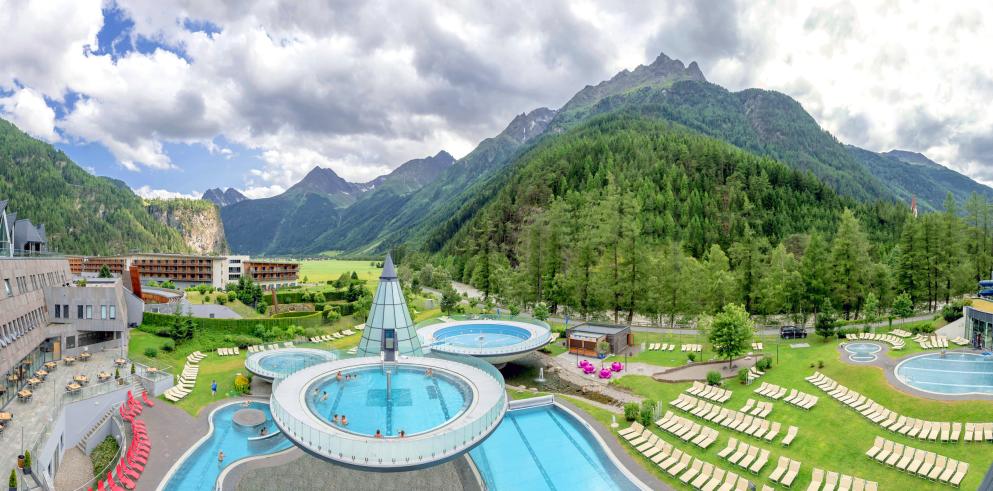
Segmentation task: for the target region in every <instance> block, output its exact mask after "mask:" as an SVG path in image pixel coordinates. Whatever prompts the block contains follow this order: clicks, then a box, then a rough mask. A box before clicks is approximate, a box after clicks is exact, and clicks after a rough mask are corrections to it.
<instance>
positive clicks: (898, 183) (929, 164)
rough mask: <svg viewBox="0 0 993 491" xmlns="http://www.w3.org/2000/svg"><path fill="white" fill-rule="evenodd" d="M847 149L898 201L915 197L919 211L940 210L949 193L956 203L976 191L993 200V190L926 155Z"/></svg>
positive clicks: (903, 151) (962, 201)
mask: <svg viewBox="0 0 993 491" xmlns="http://www.w3.org/2000/svg"><path fill="white" fill-rule="evenodd" d="M848 150H849V152H851V153H852V155H853V156H855V158H856V159H858V160H860V161H861V162H863V164H865V166H866V168H867V169H869V172H871V173H872V174H873V175H874V176H876V177H877V178H878V179H879V180H880V181H883V182H885V183H887V186H888V187H889V188H890V189H891V190H893V191H894V192H895V193H896V194H897V196H898V197H899V198H900V200H901V201H903V202H905V203H909V202H910V200H911V198H912V197H914V196H916V197H917V206H918V209H920V210H921V211H941V210H943V209H944V208H943V206H944V201H945V196H947V195H948V193H951V194H952V196H954V197H955V201H957V202H958V203H959V204H960V205H961V204H962V203H965V201H966V199H968V198H969V195H970V194H972V193H976V194H978V195H979V196H981V197H983V198H985V199H986V200H990V199H993V189H990V188H989V187H988V186H985V185H983V184H980V183H978V182H976V181H974V180H972V179H970V178H969V177H967V176H964V175H962V174H959V173H958V172H955V171H953V170H952V169H949V168H948V167H945V166H943V165H941V164H938V163H937V162H934V161H932V160H931V159H929V158H927V157H926V156H924V155H922V154H920V153H915V152H908V151H905V150H891V151H889V152H884V153H875V152H870V151H869V150H863V149H861V148H858V147H853V146H849V147H848Z"/></svg>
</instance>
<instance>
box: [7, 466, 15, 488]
mask: <svg viewBox="0 0 993 491" xmlns="http://www.w3.org/2000/svg"><path fill="white" fill-rule="evenodd" d="M7 489H9V490H10V491H17V471H16V470H14V469H11V470H10V480H9V481H7Z"/></svg>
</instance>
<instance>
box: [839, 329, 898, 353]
mask: <svg viewBox="0 0 993 491" xmlns="http://www.w3.org/2000/svg"><path fill="white" fill-rule="evenodd" d="M845 337H846V338H847V339H860V340H865V341H881V342H884V343H889V345H890V346H892V347H893V349H896V350H901V349H903V348H905V347H906V343H905V342H904V341H903V339H901V338H900V337H898V336H894V335H892V334H873V333H869V332H859V333H855V334H848V335H846V336H845Z"/></svg>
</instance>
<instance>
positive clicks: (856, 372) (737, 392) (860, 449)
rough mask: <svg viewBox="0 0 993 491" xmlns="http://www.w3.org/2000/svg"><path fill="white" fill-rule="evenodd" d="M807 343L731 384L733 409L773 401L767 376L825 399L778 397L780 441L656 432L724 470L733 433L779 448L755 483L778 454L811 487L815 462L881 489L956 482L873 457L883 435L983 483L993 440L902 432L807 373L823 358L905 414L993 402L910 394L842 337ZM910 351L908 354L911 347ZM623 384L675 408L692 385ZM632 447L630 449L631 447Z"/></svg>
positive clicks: (980, 408) (829, 368) (979, 407)
mask: <svg viewBox="0 0 993 491" xmlns="http://www.w3.org/2000/svg"><path fill="white" fill-rule="evenodd" d="M807 342H808V343H809V344H810V345H811V347H810V348H795V349H794V348H790V347H789V345H788V344H783V345H781V346H780V349H779V363H778V365H774V367H773V369H772V370H771V371H770V372H769V373H767V374H766V375H765V376H764V377H762V378H761V379H759V381H757V382H754V383H753V384H752V385H750V386H742V385H740V384H739V383H738V382H737V381H734V380H731V381H727V382H726V386H727V387H728V388H729V389H731V390H733V391H734V396H733V397H732V398H731V400H730V401H728V402H727V403H725V404H724V406H725V407H728V408H732V409H740V408H741V407H742V406H744V405H745V401H746V400H747V399H749V398H754V399H756V400H767V399H765V398H763V397H761V396H758V395H757V394H754V393H753V392H752V391H753V390H754V389H755V388H757V387H758V385H759V383H760V382H761V381H765V382H770V383H775V384H778V385H782V386H785V387H788V388H796V389H798V390H801V391H804V392H807V393H810V394H813V395H816V396H818V397H820V400H819V402H818V403H817V405H816V406H814V408H812V409H811V410H810V411H804V410H802V409H799V408H797V407H795V406H792V405H789V404H786V403H782V402H774V403H773V404H774V408H775V409H773V411H772V413H770V414H769V416H768V419H769V420H770V421H779V422H780V423H782V424H783V428H784V429H783V431H782V432H781V434H780V437H779V438H777V441H776V442H772V443H767V442H765V441H762V442H761V443H759V442H756V441H754V439H752V438H749V437H747V436H743V435H741V434H740V433H737V432H734V431H731V430H728V429H726V428H723V427H716V426H715V429H717V430H718V431H720V438H718V440H717V442H715V443H714V444H713V445H712V446H711V447H710V449H708V450H702V449H700V448H698V447H696V446H695V445H692V444H686V443H683V442H682V441H681V440H679V439H678V438H676V437H674V436H672V435H671V434H668V433H663V432H662V431H661V430H658V431H656V433H657V434H659V435H660V436H661V437H662V438H663V439H664V440H665V441H667V442H669V443H672V444H674V445H676V446H677V448H680V449H682V450H683V451H684V452H689V453H690V454H691V455H693V456H694V457H699V458H701V459H704V460H705V461H707V462H710V463H712V464H719V465H720V466H721V467H723V468H724V469H726V470H734V471H735V472H737V471H736V470H735V468H734V466H733V465H731V464H730V463H728V462H727V461H726V460H723V459H720V458H718V457H717V452H719V451H720V450H721V449H723V448H724V447H725V446H726V445H727V442H728V439H729V438H730V437H740V438H739V440H744V441H746V442H748V443H749V444H753V445H758V446H759V447H761V448H766V449H768V450H770V452H771V455H770V462H769V464H767V466H766V467H764V468H763V470H762V472H761V473H760V477H759V478H755V477H752V480H753V482H758V483H760V484H761V483H767V482H768V475H769V474H770V473H771V472H772V470H773V469H774V468H775V467H776V460H777V459H778V458H779V456H781V455H785V456H787V457H790V458H792V459H795V460H799V461H800V462H801V463H802V467H801V469H800V474H799V476H798V477H797V480H796V482H795V483H794V484H793V488H794V489H805V488H806V487H807V485H808V483H809V482H810V475H811V472H812V470H813V468H814V467H818V468H821V469H825V470H830V471H836V472H842V473H845V474H848V475H853V476H857V477H861V478H865V479H869V480H873V481H877V482H878V483H880V487H881V488H887V489H936V488H937V489H941V488H946V487H947V488H950V486H946V485H943V484H934V483H931V482H930V481H927V480H924V479H919V478H916V477H912V476H909V475H908V474H906V473H903V472H900V471H899V470H895V469H893V468H889V467H886V466H885V465H882V464H879V463H877V462H876V461H873V460H870V459H868V458H866V457H865V455H864V453H865V451H866V450H868V449H869V448H870V447H871V446H872V444H873V440H874V438H875V437H876V436H877V435H878V436H883V437H884V438H887V439H889V440H892V441H895V442H897V443H903V444H907V445H911V446H913V447H915V448H921V449H924V450H928V451H933V452H935V453H937V454H939V455H944V456H946V457H950V458H954V459H957V460H964V461H966V462H969V464H970V468H969V473H968V474H967V475H966V478H965V480H964V481H963V482H962V489H976V488H977V487H978V486H979V483H980V481H981V480H982V477H983V475H984V474H985V472H986V469H987V467H989V465H990V462H991V461H993V446H991V445H990V444H988V443H971V442H970V443H968V444H967V443H965V442H958V443H944V444H942V443H935V442H926V441H921V440H917V439H913V438H907V437H901V436H900V435H898V434H895V433H892V432H890V431H887V430H884V429H882V428H881V427H879V426H878V425H875V424H873V423H872V422H870V421H868V420H866V419H865V418H863V417H862V416H861V415H859V414H857V413H856V412H854V411H852V410H851V409H849V408H848V407H847V406H844V405H843V404H841V403H840V402H838V401H836V400H834V399H833V398H831V397H830V396H828V395H827V394H824V393H823V392H821V391H820V389H818V388H817V387H815V386H814V385H812V384H810V383H809V382H807V381H805V380H804V377H806V376H808V375H810V374H812V373H813V372H814V371H815V368H811V367H810V365H811V363H815V364H816V363H817V362H818V361H819V360H822V361H824V363H825V366H824V368H822V369H820V371H821V372H823V373H824V374H826V375H828V376H830V377H832V378H834V379H835V380H837V381H839V383H841V384H844V385H846V386H848V387H849V388H852V389H855V390H857V391H859V392H861V393H862V394H864V395H866V396H867V397H870V398H872V399H874V400H875V401H876V402H878V403H880V404H883V405H884V406H886V407H888V408H889V409H892V410H894V411H898V412H899V413H900V414H902V415H906V416H910V417H917V418H923V419H926V420H930V421H952V422H955V421H958V422H962V423H964V422H986V421H990V419H991V416H990V415H991V414H993V402H986V401H967V402H940V401H931V400H926V399H920V398H917V397H914V396H910V395H906V394H904V393H902V392H899V391H897V390H895V389H893V388H892V387H891V386H890V385H889V383H888V382H887V381H886V378H885V375H884V374H883V372H882V370H881V369H879V368H876V367H872V366H853V365H848V364H846V363H844V362H842V361H840V359H839V356H838V352H837V344H838V342H837V341H834V340H832V341H829V342H827V343H825V342H823V341H821V339H820V338H808V340H807ZM765 343H766V349H767V351H769V348H770V343H769V342H768V341H765ZM908 348H910V344H908ZM904 351H905V352H907V351H908V350H904ZM771 357H772V358H773V359H774V360H775V359H776V355H775V344H774V343H772V348H771ZM615 384H616V385H618V386H621V387H625V388H627V389H630V390H631V391H633V392H635V393H637V394H639V395H641V396H644V397H648V398H651V399H655V400H659V401H662V402H664V403H666V406H667V408H671V406H668V402H669V401H671V400H673V399H675V398H676V397H677V396H678V395H679V393H680V392H682V391H683V390H685V389H686V388H687V387H689V385H690V384H689V383H679V384H667V383H661V382H657V381H655V380H652V379H651V378H649V377H645V376H636V375H632V376H624V377H622V378H620V379H618V380H617V381H616V382H615ZM584 409H585V408H584ZM594 409H595V408H594ZM671 409H672V410H673V412H674V413H676V414H679V415H681V416H684V417H687V418H689V419H691V420H693V421H695V422H697V423H703V422H704V421H703V420H701V419H699V418H695V417H693V416H691V415H689V414H688V413H684V412H682V411H679V410H677V409H675V408H671ZM591 414H594V416H597V419H599V420H601V421H604V422H605V423H609V414H607V415H606V416H605V418H606V419H604V416H603V415H598V414H597V412H596V411H591ZM788 425H795V426H798V427H799V428H800V432H799V434H798V436H797V438H796V440H795V441H794V442H793V445H791V446H790V447H789V448H783V447H782V446H781V445H780V444H779V443H778V440H781V438H782V435H784V434H785V428H786V427H787V426H788ZM624 426H626V425H623V424H622V427H624ZM656 430H657V428H656ZM625 445H626V444H625ZM626 447H628V448H629V446H627V445H626ZM629 450H630V448H629ZM638 458H639V459H640V460H641V461H642V462H644V463H648V465H647V467H648V468H650V469H652V470H653V472H655V473H656V475H658V476H659V477H660V478H661V479H663V480H664V481H666V482H668V483H670V484H672V485H673V486H675V487H676V488H677V489H685V488H686V486H685V485H683V484H682V483H680V482H679V481H678V480H676V479H673V478H672V477H671V476H669V475H668V474H667V473H664V472H662V471H661V470H660V469H658V467H657V466H653V465H651V464H650V461H648V460H646V459H644V458H642V457H640V456H639V457H638ZM739 474H740V473H739Z"/></svg>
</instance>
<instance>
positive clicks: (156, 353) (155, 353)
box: [145, 346, 159, 358]
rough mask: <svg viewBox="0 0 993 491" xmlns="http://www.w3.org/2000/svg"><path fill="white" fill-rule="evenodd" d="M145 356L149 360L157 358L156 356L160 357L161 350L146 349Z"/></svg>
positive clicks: (150, 347)
mask: <svg viewBox="0 0 993 491" xmlns="http://www.w3.org/2000/svg"><path fill="white" fill-rule="evenodd" d="M145 356H147V357H149V358H155V357H156V356H159V350H157V349H155V348H154V347H152V346H149V347H147V348H145Z"/></svg>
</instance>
